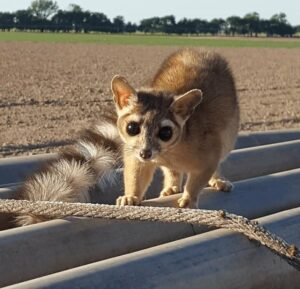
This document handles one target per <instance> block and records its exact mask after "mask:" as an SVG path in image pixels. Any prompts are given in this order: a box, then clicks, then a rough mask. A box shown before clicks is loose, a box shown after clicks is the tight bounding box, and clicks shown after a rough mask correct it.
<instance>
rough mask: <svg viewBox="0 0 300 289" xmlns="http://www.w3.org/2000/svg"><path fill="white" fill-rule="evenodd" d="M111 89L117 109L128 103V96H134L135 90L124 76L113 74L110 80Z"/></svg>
mask: <svg viewBox="0 0 300 289" xmlns="http://www.w3.org/2000/svg"><path fill="white" fill-rule="evenodd" d="M111 90H112V93H113V97H114V102H115V104H116V106H117V108H118V109H119V110H121V109H123V108H124V107H125V106H127V105H128V104H129V100H130V98H133V97H134V98H135V97H136V91H135V90H134V88H133V87H132V86H131V85H130V84H129V83H128V81H127V80H126V78H125V77H123V76H120V75H115V76H114V77H113V79H112V81H111Z"/></svg>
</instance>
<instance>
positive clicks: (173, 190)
mask: <svg viewBox="0 0 300 289" xmlns="http://www.w3.org/2000/svg"><path fill="white" fill-rule="evenodd" d="M178 193H180V189H179V187H177V186H173V187H167V188H164V189H163V190H162V191H161V192H160V197H166V196H171V195H174V194H178Z"/></svg>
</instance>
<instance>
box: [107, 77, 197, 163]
mask: <svg viewBox="0 0 300 289" xmlns="http://www.w3.org/2000/svg"><path fill="white" fill-rule="evenodd" d="M111 88H112V92H113V98H114V102H115V106H116V110H117V113H118V123H117V125H118V129H119V133H120V136H121V138H122V140H123V141H124V143H125V149H126V150H130V151H132V152H133V153H134V154H135V155H136V157H137V158H138V159H139V160H140V161H149V160H155V158H158V157H159V156H160V155H161V154H163V153H164V152H166V151H168V149H170V148H171V147H174V146H176V144H178V142H180V140H181V136H182V133H183V131H184V125H185V123H186V121H187V120H188V119H189V117H190V116H191V115H192V113H193V111H194V109H195V108H196V106H197V105H198V104H199V103H200V102H201V100H202V92H201V91H200V90H198V89H193V90H190V91H188V92H186V93H184V94H182V95H172V94H171V93H168V92H162V91H156V90H147V89H146V90H139V91H136V90H135V89H134V88H133V87H132V86H131V85H130V84H129V83H128V82H127V80H126V79H125V78H124V77H121V76H118V75H117V76H115V77H114V78H113V80H112V83H111Z"/></svg>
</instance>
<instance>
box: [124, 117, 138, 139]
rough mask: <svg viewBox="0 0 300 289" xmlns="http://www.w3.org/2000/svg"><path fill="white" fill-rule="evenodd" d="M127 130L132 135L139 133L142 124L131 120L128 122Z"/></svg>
mask: <svg viewBox="0 0 300 289" xmlns="http://www.w3.org/2000/svg"><path fill="white" fill-rule="evenodd" d="M126 131H127V133H128V134H129V135H130V136H135V135H138V134H139V133H140V132H141V129H140V125H139V124H138V123H137V122H135V121H131V122H130V123H128V124H127V127H126Z"/></svg>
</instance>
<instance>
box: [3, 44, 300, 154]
mask: <svg viewBox="0 0 300 289" xmlns="http://www.w3.org/2000/svg"><path fill="white" fill-rule="evenodd" d="M196 49H201V48H196ZM175 50H176V48H175V47H174V48H173V47H165V46H164V47H157V46H151V47H147V46H128V45H127V46H125V45H124V46H120V45H99V44H54V43H53V44H51V43H30V42H10V43H8V42H7V43H6V42H1V43H0V156H3V157H5V156H11V155H20V154H35V153H41V152H49V151H54V150H56V149H57V147H58V146H61V145H64V144H66V143H68V142H69V141H70V140H72V139H73V138H74V137H75V133H76V131H78V130H79V129H80V128H81V127H82V126H84V125H86V124H87V123H88V122H90V121H93V120H94V119H96V118H97V117H98V116H99V114H101V112H103V111H107V110H112V109H114V107H113V103H112V98H111V93H110V81H111V79H112V77H113V75H115V74H121V75H124V76H125V77H126V78H127V79H128V80H129V81H130V82H131V83H132V84H133V85H136V86H140V85H142V84H144V83H145V82H146V81H147V80H148V79H149V78H151V76H152V75H153V73H154V72H155V70H156V69H157V68H158V67H159V65H160V63H161V61H162V60H163V59H164V58H165V57H166V56H167V55H168V54H169V53H171V52H173V51H175ZM214 50H216V51H218V52H219V53H221V54H222V55H224V56H225V57H226V58H227V59H228V61H229V62H230V64H231V67H232V70H233V73H234V75H235V79H236V85H237V89H238V92H239V98H240V106H241V131H258V130H272V129H288V128H300V49H269V48H217V49H214Z"/></svg>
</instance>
